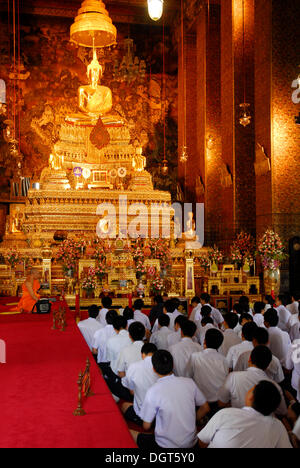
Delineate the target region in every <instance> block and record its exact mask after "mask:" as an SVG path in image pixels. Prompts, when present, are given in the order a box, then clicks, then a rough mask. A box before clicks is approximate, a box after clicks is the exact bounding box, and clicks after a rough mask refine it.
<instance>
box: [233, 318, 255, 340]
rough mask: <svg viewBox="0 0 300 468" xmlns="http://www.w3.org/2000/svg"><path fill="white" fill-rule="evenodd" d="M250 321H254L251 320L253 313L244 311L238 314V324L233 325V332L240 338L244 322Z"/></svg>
mask: <svg viewBox="0 0 300 468" xmlns="http://www.w3.org/2000/svg"><path fill="white" fill-rule="evenodd" d="M251 322H254V320H253V315H251V314H247V313H246V312H242V314H241V315H240V317H239V323H238V325H237V326H236V327H235V329H234V331H235V333H236V334H237V336H238V337H239V338H240V339H242V330H243V326H244V325H245V324H246V323H251Z"/></svg>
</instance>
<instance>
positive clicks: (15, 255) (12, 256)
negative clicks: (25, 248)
mask: <svg viewBox="0 0 300 468" xmlns="http://www.w3.org/2000/svg"><path fill="white" fill-rule="evenodd" d="M6 259H7V262H8V263H9V264H10V266H11V267H12V269H15V268H16V265H18V263H20V262H21V261H22V257H21V256H20V254H19V252H17V251H16V250H12V251H11V252H9V253H8V254H7V257H6Z"/></svg>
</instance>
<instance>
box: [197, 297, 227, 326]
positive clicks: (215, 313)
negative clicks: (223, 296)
mask: <svg viewBox="0 0 300 468" xmlns="http://www.w3.org/2000/svg"><path fill="white" fill-rule="evenodd" d="M200 301H201V305H202V307H203V306H205V305H207V306H209V307H211V309H212V312H211V316H212V319H213V321H214V324H215V326H216V327H218V328H222V324H223V322H224V319H223V315H222V314H221V312H220V311H219V310H218V309H216V308H215V307H213V306H212V305H211V304H210V295H209V294H208V293H202V294H201V296H200Z"/></svg>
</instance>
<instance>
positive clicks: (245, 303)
mask: <svg viewBox="0 0 300 468" xmlns="http://www.w3.org/2000/svg"><path fill="white" fill-rule="evenodd" d="M239 304H240V306H241V307H242V311H243V313H245V314H250V315H252V316H253V311H252V309H251V307H250V301H249V297H248V296H241V297H240V298H239Z"/></svg>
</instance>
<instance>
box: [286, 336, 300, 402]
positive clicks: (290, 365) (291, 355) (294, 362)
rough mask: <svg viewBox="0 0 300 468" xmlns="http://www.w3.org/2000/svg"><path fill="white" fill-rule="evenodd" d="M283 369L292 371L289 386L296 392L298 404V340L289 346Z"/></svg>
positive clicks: (299, 363) (299, 353)
mask: <svg viewBox="0 0 300 468" xmlns="http://www.w3.org/2000/svg"><path fill="white" fill-rule="evenodd" d="M284 367H285V368H286V369H287V370H292V371H293V373H292V382H291V385H292V387H293V389H294V390H295V391H296V392H297V400H298V402H299V403H300V340H297V341H294V343H293V344H291V345H290V346H289V349H288V353H287V356H286V359H285V363H284Z"/></svg>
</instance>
